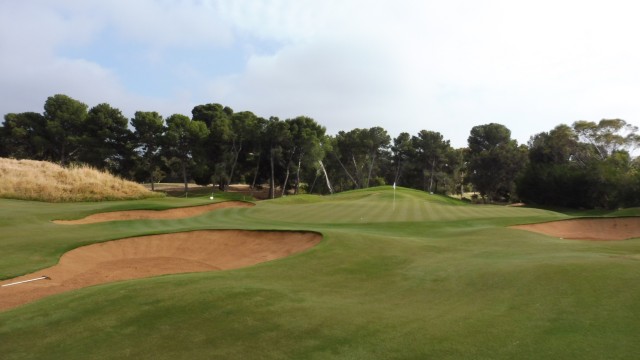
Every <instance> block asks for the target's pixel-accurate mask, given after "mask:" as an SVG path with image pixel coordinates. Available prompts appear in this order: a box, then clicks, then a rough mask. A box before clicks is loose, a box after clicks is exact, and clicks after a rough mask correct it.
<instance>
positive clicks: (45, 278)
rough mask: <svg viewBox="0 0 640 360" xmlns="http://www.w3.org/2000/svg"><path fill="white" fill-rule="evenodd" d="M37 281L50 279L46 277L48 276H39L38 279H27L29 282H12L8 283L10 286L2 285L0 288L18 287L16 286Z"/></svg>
mask: <svg viewBox="0 0 640 360" xmlns="http://www.w3.org/2000/svg"><path fill="white" fill-rule="evenodd" d="M37 280H51V278H50V277H48V276H46V275H43V276H40V277H39V278H35V279H29V280H22V281H16V282H13V283H10V284H4V285H2V286H0V287H5V286H12V285H18V284H24V283H28V282H31V281H37Z"/></svg>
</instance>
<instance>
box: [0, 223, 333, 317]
mask: <svg viewBox="0 0 640 360" xmlns="http://www.w3.org/2000/svg"><path fill="white" fill-rule="evenodd" d="M320 240H321V236H320V235H319V234H316V233H310V232H277V231H243V230H202V231H191V232H183V233H175V234H162V235H150V236H141V237H133V238H127V239H121V240H115V241H108V242H104V243H99V244H93V245H88V246H83V247H80V248H77V249H74V250H71V251H69V252H67V253H65V254H64V255H63V256H62V257H61V258H60V262H59V263H58V264H57V265H55V266H52V267H50V268H47V269H44V270H41V271H37V272H34V273H32V274H28V275H24V276H20V277H17V278H14V279H10V280H4V281H0V286H1V285H5V284H9V283H13V282H17V281H23V280H28V279H33V278H37V277H40V276H43V275H46V276H48V277H50V278H51V279H50V280H40V281H33V282H28V283H23V284H19V285H13V286H6V287H0V311H2V310H7V309H10V308H13V307H16V306H19V305H22V304H25V303H28V302H31V301H35V300H37V299H40V298H42V297H45V296H48V295H52V294H58V293H61V292H65V291H69V290H73V289H78V288H83V287H86V286H91V285H97V284H103V283H109V282H114V281H120V280H128V279H137V278H144V277H151V276H157V275H163V274H175V273H186V272H202V271H216V270H227V269H236V268H240V267H245V266H249V265H254V264H257V263H261V262H265V261H270V260H274V259H278V258H282V257H285V256H288V255H291V254H295V253H298V252H301V251H304V250H306V249H309V248H311V247H313V246H315V245H316V244H318V243H319V242H320Z"/></svg>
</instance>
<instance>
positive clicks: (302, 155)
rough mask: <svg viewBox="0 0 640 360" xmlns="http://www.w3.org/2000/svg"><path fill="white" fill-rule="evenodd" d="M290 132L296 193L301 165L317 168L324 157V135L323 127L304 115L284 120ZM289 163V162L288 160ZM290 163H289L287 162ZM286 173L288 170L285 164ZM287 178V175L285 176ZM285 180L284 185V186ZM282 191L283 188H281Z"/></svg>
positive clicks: (296, 191)
mask: <svg viewBox="0 0 640 360" xmlns="http://www.w3.org/2000/svg"><path fill="white" fill-rule="evenodd" d="M286 123H287V125H288V127H289V133H290V134H291V137H290V138H291V140H292V144H291V145H292V146H291V147H290V148H291V150H292V155H293V156H292V158H293V157H295V159H296V161H295V162H296V178H295V184H294V194H298V192H299V187H300V173H301V171H302V167H303V165H307V166H308V167H310V168H312V169H314V170H317V164H318V160H322V158H323V157H324V153H323V149H322V140H323V139H324V135H325V131H326V130H325V128H324V127H323V126H320V125H319V124H318V123H317V122H316V121H315V120H313V119H312V118H310V117H306V116H298V117H296V118H294V119H288V120H286ZM289 163H290V162H289ZM288 165H290V164H288ZM286 171H287V174H288V172H289V169H288V166H287V169H286ZM287 178H288V176H287ZM286 182H287V181H286V180H285V184H284V187H286ZM283 191H284V189H283Z"/></svg>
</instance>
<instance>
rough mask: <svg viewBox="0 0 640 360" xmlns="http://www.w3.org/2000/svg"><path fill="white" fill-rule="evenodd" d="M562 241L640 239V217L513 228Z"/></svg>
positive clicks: (572, 221) (565, 221)
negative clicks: (557, 238)
mask: <svg viewBox="0 0 640 360" xmlns="http://www.w3.org/2000/svg"><path fill="white" fill-rule="evenodd" d="M512 228H514V229H522V230H528V231H533V232H537V233H541V234H545V235H550V236H555V237H559V238H562V239H576V240H626V239H631V238H638V237H640V217H624V218H598V219H572V220H561V221H553V222H548V223H540V224H529V225H518V226H512Z"/></svg>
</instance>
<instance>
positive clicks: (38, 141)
mask: <svg viewBox="0 0 640 360" xmlns="http://www.w3.org/2000/svg"><path fill="white" fill-rule="evenodd" d="M46 127H47V122H46V120H45V118H44V116H42V115H41V114H38V113H34V112H25V113H19V114H13V113H11V114H6V115H5V116H4V127H3V128H2V137H1V139H2V145H3V146H4V149H5V154H4V156H11V157H14V158H17V159H32V160H51V143H50V141H49V139H48V136H47V129H46Z"/></svg>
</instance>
